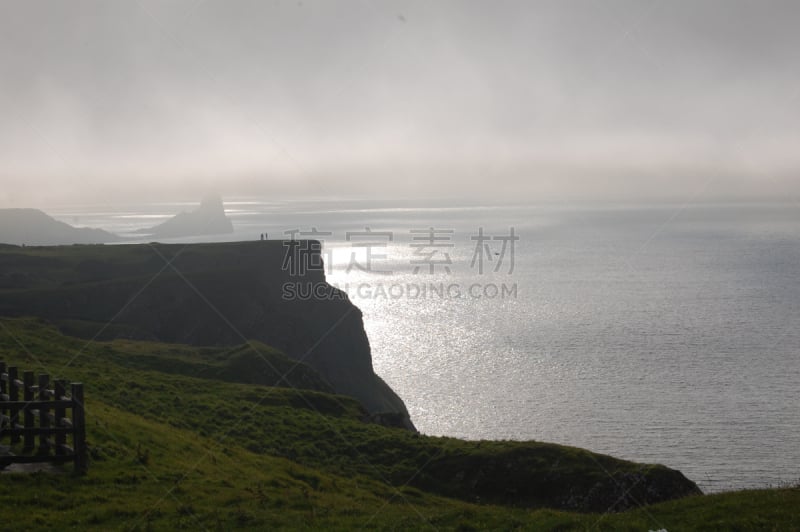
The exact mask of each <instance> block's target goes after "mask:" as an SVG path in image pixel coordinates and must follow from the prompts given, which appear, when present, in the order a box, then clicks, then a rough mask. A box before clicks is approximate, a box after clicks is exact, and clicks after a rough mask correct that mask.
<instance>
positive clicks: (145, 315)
mask: <svg viewBox="0 0 800 532" xmlns="http://www.w3.org/2000/svg"><path fill="white" fill-rule="evenodd" d="M291 246H300V247H301V248H302V249H301V252H300V253H299V254H298V255H297V256H296V257H293V259H294V260H297V261H299V262H298V263H297V265H299V266H301V267H300V268H295V267H294V266H292V267H289V265H288V264H287V261H286V259H287V253H290V252H293V251H292V249H291ZM318 247H319V244H318V243H315V242H307V241H303V242H300V241H297V242H295V243H294V244H290V243H289V242H282V241H257V242H238V243H224V244H192V245H164V244H150V245H122V246H70V247H54V248H24V249H23V248H16V247H6V248H4V249H3V250H2V252H0V295H2V298H0V315H6V316H20V315H33V316H38V317H43V318H46V319H48V320H50V321H52V322H54V323H56V324H58V325H60V326H61V327H62V330H65V332H68V333H69V334H73V335H79V336H81V337H84V338H89V339H96V340H110V339H114V338H128V339H140V340H154V341H159V342H168V343H181V344H189V345H196V346H234V345H241V344H243V343H246V342H247V341H249V340H258V341H260V342H263V343H264V344H266V345H269V346H273V347H275V348H277V349H279V350H281V351H283V352H284V353H286V355H287V356H288V357H290V358H291V359H294V360H297V361H300V362H303V363H305V364H307V365H308V366H310V367H311V368H313V369H314V370H316V371H317V372H318V373H319V375H320V376H321V377H322V378H323V379H324V380H325V381H327V382H328V383H329V384H330V386H331V388H332V389H333V390H334V391H335V392H337V393H340V394H343V395H349V396H351V397H354V398H356V399H357V400H358V401H359V402H361V404H362V405H363V406H364V407H365V408H366V409H367V410H368V411H369V412H370V413H371V414H373V415H379V414H381V415H382V414H394V415H396V416H399V418H400V419H401V420H402V421H401V423H402V425H404V426H406V427H408V428H413V425H412V424H411V421H410V419H409V417H408V412H407V410H406V408H405V405H404V404H403V402H402V400H401V399H400V398H399V397H398V396H397V395H396V394H395V393H394V391H393V390H392V389H391V388H390V387H389V386H388V385H386V383H385V382H383V380H381V379H380V377H378V376H377V375H376V374H375V372H374V371H373V368H372V355H371V351H370V346H369V341H368V339H367V335H366V332H365V331H364V325H363V321H362V315H361V311H360V310H359V309H358V308H357V307H355V306H354V305H353V304H352V303H351V302H350V301H349V300H348V299H347V298H346V296H345V295H344V294H343V293H341V292H339V291H338V290H336V289H335V288H333V287H331V286H330V285H328V284H327V283H326V281H325V275H324V271H323V269H322V265H321V257H320V256H319V252H318ZM303 266H308V267H303ZM287 286H289V287H291V286H302V287H312V290H313V293H311V294H310V295H308V296H306V295H305V294H300V293H299V292H302V290H300V291H294V292H295V293H292V292H293V290H291V289H289V290H287Z"/></svg>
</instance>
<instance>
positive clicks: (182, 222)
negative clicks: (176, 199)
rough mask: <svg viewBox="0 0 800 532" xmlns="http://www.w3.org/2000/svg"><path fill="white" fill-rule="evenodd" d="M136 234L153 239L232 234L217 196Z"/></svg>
mask: <svg viewBox="0 0 800 532" xmlns="http://www.w3.org/2000/svg"><path fill="white" fill-rule="evenodd" d="M138 233H141V234H146V235H149V236H152V237H155V238H177V237H182V236H203V235H225V234H229V233H233V223H232V222H231V220H230V219H229V218H228V217H227V216H225V206H224V205H223V203H222V198H220V197H219V196H208V197H206V198H204V199H203V201H202V203H201V204H200V207H199V208H198V209H196V210H194V211H191V212H182V213H180V214H177V215H175V216H174V217H172V218H170V219H169V220H167V221H166V222H163V223H161V224H159V225H157V226H155V227H151V228H150V229H142V230H140V231H138Z"/></svg>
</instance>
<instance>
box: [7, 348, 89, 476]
mask: <svg viewBox="0 0 800 532" xmlns="http://www.w3.org/2000/svg"><path fill="white" fill-rule="evenodd" d="M69 391H70V393H69V395H67V382H66V381H64V380H61V379H59V380H55V381H53V387H52V388H50V376H49V375H39V376H38V378H37V377H36V375H35V374H34V372H33V371H24V372H23V373H22V380H20V379H19V370H18V368H17V367H16V366H10V367H8V366H6V363H5V362H0V444H2V443H3V442H4V440H5V438H7V437H8V438H9V439H10V441H9V443H10V451H12V452H15V453H16V452H18V451H21V453H20V454H11V453H9V454H0V468H3V467H6V466H7V465H9V464H15V463H16V464H30V463H40V462H54V463H66V462H74V464H75V472H76V473H85V472H86V470H87V467H88V455H87V449H86V417H85V410H84V407H83V384H80V383H71V384H70V390H69ZM68 410H69V411H71V413H72V417H67V411H68ZM68 436H71V437H72V447H69V446H68V445H67V437H68ZM37 439H38V444H37Z"/></svg>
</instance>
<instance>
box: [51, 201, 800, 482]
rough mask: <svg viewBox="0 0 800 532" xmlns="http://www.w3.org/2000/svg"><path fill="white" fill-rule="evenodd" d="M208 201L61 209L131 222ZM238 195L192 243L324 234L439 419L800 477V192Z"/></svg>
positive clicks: (386, 348) (85, 218)
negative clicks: (735, 199) (566, 200)
mask: <svg viewBox="0 0 800 532" xmlns="http://www.w3.org/2000/svg"><path fill="white" fill-rule="evenodd" d="M192 205H193V204H191V203H186V204H179V203H158V204H156V203H154V204H146V205H117V206H113V207H108V206H105V207H102V208H101V207H98V206H92V205H82V206H81V205H75V206H69V207H64V208H61V209H54V210H50V211H49V212H50V213H51V214H53V215H55V216H56V217H57V218H59V219H60V220H62V221H65V222H68V223H72V224H75V225H86V226H93V227H102V228H104V229H107V230H110V231H115V232H118V233H121V234H126V233H130V231H133V230H135V229H139V228H142V227H147V226H150V225H153V224H154V223H157V222H158V221H161V220H163V219H165V218H166V217H168V216H170V215H172V214H175V213H177V212H179V211H180V210H186V209H190V208H191V207H192ZM226 208H227V212H228V214H229V216H231V217H232V219H233V222H234V225H235V228H236V232H235V233H234V234H233V235H224V236H222V237H212V238H195V239H185V241H200V240H250V239H253V240H257V239H258V238H259V237H260V234H261V233H263V232H267V234H268V236H269V237H270V238H283V237H285V236H286V234H288V233H286V232H287V231H289V232H291V231H303V232H305V233H314V232H315V233H316V234H315V235H301V237H302V236H309V237H313V238H318V239H321V240H323V242H324V244H325V249H326V260H327V263H328V268H329V271H328V279H329V281H330V282H332V283H334V284H336V285H337V286H339V287H340V288H342V289H343V290H346V291H347V292H348V294H350V296H351V298H352V300H353V302H354V303H355V304H356V305H357V306H358V307H359V308H361V309H362V311H363V313H364V323H365V328H366V330H367V334H368V336H369V339H370V343H371V346H372V355H373V364H374V367H375V370H376V372H377V373H378V374H379V375H381V376H382V377H383V378H384V380H386V381H387V382H388V383H389V384H390V385H391V386H392V388H394V390H395V391H397V393H398V394H399V395H400V396H401V397H402V398H403V400H404V401H405V403H406V405H407V406H408V408H409V411H410V414H411V417H412V419H413V421H414V423H415V424H416V426H417V428H419V430H420V431H422V432H424V433H426V434H434V435H449V436H457V437H463V438H470V439H522V440H525V439H535V440H542V441H552V442H558V443H563V444H569V445H574V446H578V447H585V448H588V449H591V450H593V451H597V452H602V453H607V454H612V455H614V456H618V457H622V458H627V459H631V460H637V461H645V462H656V463H663V464H665V465H668V466H670V467H674V468H677V469H680V470H681V471H683V472H684V473H685V474H686V475H687V476H688V477H689V478H691V479H692V480H694V481H696V482H697V483H698V484H699V485H700V486H701V488H702V489H704V490H705V491H718V490H725V489H735V488H745V487H764V486H770V485H783V484H786V483H795V482H798V480H800V445H798V441H800V394H799V393H798V391H799V390H800V332H798V324H800V282H799V281H800V206H797V205H794V204H777V203H776V204H754V203H752V204H732V203H726V204H694V205H688V206H681V205H669V204H654V205H636V206H631V205H527V206H504V207H495V206H480V205H477V206H476V205H471V206H445V207H442V206H440V205H428V206H423V207H418V206H411V207H409V206H408V205H402V204H399V203H393V202H374V201H372V202H365V201H335V202H334V201H303V202H299V201H293V202H292V201H286V202H281V201H263V200H259V199H241V200H236V201H226ZM368 230H369V231H371V232H372V233H371V234H370V233H368ZM512 230H513V236H515V237H518V240H511V239H510V237H511V236H512ZM479 231H483V237H484V239H483V240H475V239H474V238H475V237H477V236H478V235H479ZM320 233H324V234H320ZM504 244H505V248H503V245H504ZM512 247H513V250H512ZM476 251H477V253H476ZM512 251H513V257H512ZM481 261H482V263H483V268H482V271H481V268H480V262H481ZM415 270H416V271H415Z"/></svg>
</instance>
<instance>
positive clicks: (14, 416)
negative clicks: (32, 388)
mask: <svg viewBox="0 0 800 532" xmlns="http://www.w3.org/2000/svg"><path fill="white" fill-rule="evenodd" d="M18 380H19V369H17V366H11V367H9V368H8V397H9V399H10V400H11V401H19V386H17V381H18ZM8 417H9V425H10V426H11V431H12V432H11V444H12V445H13V444H15V443H19V432H18V431H17V424H18V423H19V408H17V407H16V406H12V407H11V408H9V409H8Z"/></svg>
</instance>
